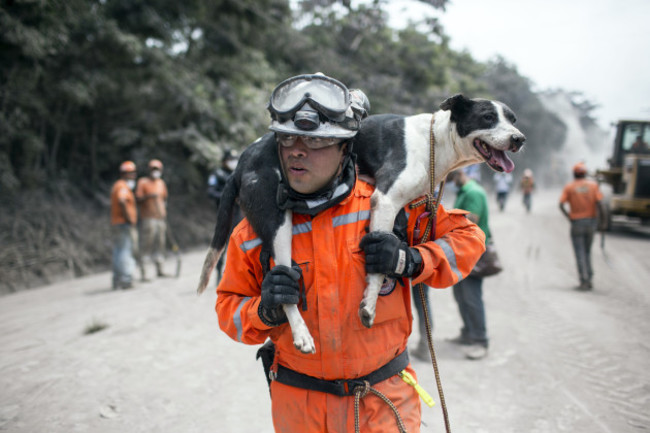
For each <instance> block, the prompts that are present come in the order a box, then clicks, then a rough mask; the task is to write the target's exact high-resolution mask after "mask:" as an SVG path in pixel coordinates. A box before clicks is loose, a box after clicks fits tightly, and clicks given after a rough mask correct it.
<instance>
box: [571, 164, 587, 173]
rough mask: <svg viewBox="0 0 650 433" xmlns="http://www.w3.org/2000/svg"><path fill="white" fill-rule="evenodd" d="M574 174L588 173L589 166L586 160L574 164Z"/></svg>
mask: <svg viewBox="0 0 650 433" xmlns="http://www.w3.org/2000/svg"><path fill="white" fill-rule="evenodd" d="M573 173H574V174H587V166H586V165H585V163H584V162H579V163H577V164H576V165H574V166H573Z"/></svg>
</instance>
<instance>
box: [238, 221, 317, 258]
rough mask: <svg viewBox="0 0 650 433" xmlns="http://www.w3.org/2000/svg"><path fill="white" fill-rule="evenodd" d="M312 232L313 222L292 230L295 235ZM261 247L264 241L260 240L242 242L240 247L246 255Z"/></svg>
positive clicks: (297, 226) (298, 225)
mask: <svg viewBox="0 0 650 433" xmlns="http://www.w3.org/2000/svg"><path fill="white" fill-rule="evenodd" d="M310 231H311V222H306V223H302V224H297V225H295V226H293V228H292V229H291V232H292V233H293V234H294V235H300V234H303V233H309V232H310ZM260 245H262V240H261V239H260V238H253V239H251V240H250V241H245V242H242V243H241V244H240V245H239V248H241V249H242V251H243V252H245V253H246V252H248V251H250V250H252V249H253V248H255V247H258V246H260Z"/></svg>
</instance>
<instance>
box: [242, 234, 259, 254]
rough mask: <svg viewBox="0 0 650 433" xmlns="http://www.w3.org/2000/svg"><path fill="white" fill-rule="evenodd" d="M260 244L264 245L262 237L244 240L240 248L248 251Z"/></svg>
mask: <svg viewBox="0 0 650 433" xmlns="http://www.w3.org/2000/svg"><path fill="white" fill-rule="evenodd" d="M259 245H262V240H261V239H260V238H254V239H251V240H250V241H246V242H242V243H241V245H239V248H241V249H242V251H243V252H245V253H246V252H248V251H250V250H252V249H253V248H255V247H257V246H259Z"/></svg>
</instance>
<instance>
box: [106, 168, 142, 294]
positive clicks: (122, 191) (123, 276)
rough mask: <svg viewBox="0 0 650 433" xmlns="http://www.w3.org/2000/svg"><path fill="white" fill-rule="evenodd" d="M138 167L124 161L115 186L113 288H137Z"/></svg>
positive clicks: (112, 211)
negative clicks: (136, 186) (134, 191)
mask: <svg viewBox="0 0 650 433" xmlns="http://www.w3.org/2000/svg"><path fill="white" fill-rule="evenodd" d="M136 176H137V173H136V166H135V164H134V163H133V162H132V161H124V162H123V163H122V164H120V178H119V179H118V180H117V181H116V182H115V183H114V184H113V188H112V189H111V237H112V240H113V290H116V289H130V288H132V287H133V271H134V270H135V259H134V254H137V252H136V249H137V247H138V232H137V229H136V224H137V222H138V214H137V209H136V205H135V196H134V195H133V188H134V187H135V179H136Z"/></svg>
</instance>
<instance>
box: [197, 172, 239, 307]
mask: <svg viewBox="0 0 650 433" xmlns="http://www.w3.org/2000/svg"><path fill="white" fill-rule="evenodd" d="M237 194H238V188H237V184H236V181H235V176H231V177H230V179H228V181H227V182H226V185H225V186H224V188H223V192H222V194H221V200H220V201H219V210H218V211H217V224H216V226H215V227H214V235H213V236H212V242H210V248H208V252H207V254H206V256H205V260H204V261H203V269H202V270H201V279H200V280H199V286H198V287H197V289H196V293H198V294H199V295H200V294H201V293H203V291H204V290H205V288H206V287H207V286H208V283H209V282H210V275H212V271H213V270H214V268H215V266H216V265H217V262H218V261H219V258H220V257H221V255H222V254H223V251H224V250H225V248H226V243H227V242H228V237H229V236H230V231H231V229H232V222H233V214H234V211H235V206H236V201H237Z"/></svg>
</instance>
